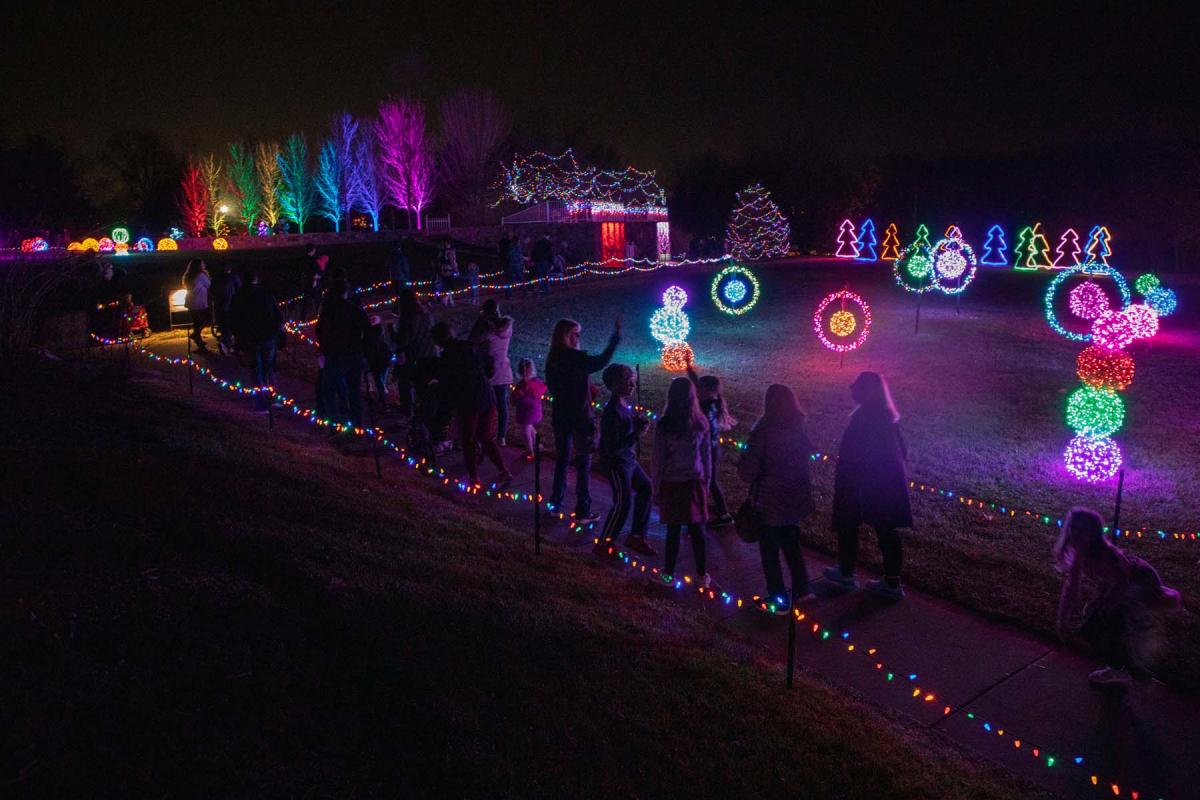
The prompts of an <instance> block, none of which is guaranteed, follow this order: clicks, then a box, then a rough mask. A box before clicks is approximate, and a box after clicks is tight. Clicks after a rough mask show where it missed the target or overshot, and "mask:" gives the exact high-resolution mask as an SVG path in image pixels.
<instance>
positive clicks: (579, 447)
mask: <svg viewBox="0 0 1200 800" xmlns="http://www.w3.org/2000/svg"><path fill="white" fill-rule="evenodd" d="M580 333H581V328H580V326H579V323H578V322H576V321H575V320H573V319H560V320H559V321H558V322H556V323H555V324H554V332H553V333H552V334H551V336H550V353H549V354H548V355H547V356H546V386H547V387H548V388H549V390H550V394H551V395H552V396H553V397H554V409H553V411H552V412H551V416H550V420H551V424H552V425H553V427H554V486H553V488H552V489H551V491H550V503H549V506H548V511H550V512H552V513H559V512H560V509H561V508H562V504H563V500H564V498H565V497H566V493H567V465H568V464H570V463H571V456H572V455H574V456H575V513H574V517H575V522H576V523H586V522H595V521H596V520H598V519H600V515H599V514H596V513H595V512H593V511H592V494H591V490H590V486H589V485H588V481H589V480H590V477H591V470H592V451H593V450H595V447H596V421H595V418H594V417H593V416H592V383H591V380H590V378H589V376H590V375H591V374H592V373H593V372H599V371H600V370H602V369H604V368H605V367H606V366H608V362H609V361H612V357H613V354H614V353H616V352H617V345H618V344H620V343H621V318H620V317H617V319H616V320H614V321H613V332H612V336H610V337H609V339H608V345H607V346H606V347H605V348H604V351H603V352H602V353H600V354H599V355H590V354H589V353H588V352H587V351H586V350H580V349H579V335H580Z"/></svg>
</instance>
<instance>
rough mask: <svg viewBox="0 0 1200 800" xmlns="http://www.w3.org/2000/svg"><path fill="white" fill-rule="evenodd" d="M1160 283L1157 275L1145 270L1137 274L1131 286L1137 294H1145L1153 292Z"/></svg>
mask: <svg viewBox="0 0 1200 800" xmlns="http://www.w3.org/2000/svg"><path fill="white" fill-rule="evenodd" d="M1161 284H1162V281H1160V280H1159V279H1158V276H1157V275H1155V274H1154V273H1153V272H1145V273H1143V274H1141V275H1138V277H1137V280H1136V281H1134V282H1133V288H1134V290H1135V291H1137V293H1138V294H1141V295H1146V294H1150V293H1151V292H1153V291H1154V290H1155V289H1157V288H1158V287H1159V286H1160V285H1161Z"/></svg>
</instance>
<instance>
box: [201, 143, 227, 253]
mask: <svg viewBox="0 0 1200 800" xmlns="http://www.w3.org/2000/svg"><path fill="white" fill-rule="evenodd" d="M223 170H224V165H223V164H222V163H221V162H220V160H218V159H217V157H216V156H215V155H213V154H212V153H209V154H208V155H207V156H205V158H204V160H203V161H201V162H200V174H201V175H202V176H203V178H204V188H205V189H207V190H208V204H209V206H208V215H209V217H208V227H210V228H212V232H213V235H214V236H220V235H221V234H222V233H223V229H224V228H225V212H224V211H222V210H221V206H222V205H224V203H223V201H222V200H221V194H222V189H223V188H224V185H223V183H222V181H221V173H222V171H223Z"/></svg>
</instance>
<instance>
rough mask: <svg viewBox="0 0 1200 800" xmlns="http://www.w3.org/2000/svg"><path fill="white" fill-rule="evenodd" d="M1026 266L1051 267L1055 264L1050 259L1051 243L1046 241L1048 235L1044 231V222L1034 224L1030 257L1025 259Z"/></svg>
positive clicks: (1035, 267)
mask: <svg viewBox="0 0 1200 800" xmlns="http://www.w3.org/2000/svg"><path fill="white" fill-rule="evenodd" d="M1025 266H1027V267H1032V268H1034V269H1039V268H1044V269H1050V267H1051V266H1053V265H1052V263H1051V261H1050V243H1049V242H1047V241H1046V237H1045V235H1044V234H1043V233H1042V223H1040V222H1036V223H1034V225H1033V231H1032V233H1031V235H1030V239H1029V258H1028V259H1027V260H1026V261H1025Z"/></svg>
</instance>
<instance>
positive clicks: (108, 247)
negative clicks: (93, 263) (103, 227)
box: [96, 236, 117, 253]
mask: <svg viewBox="0 0 1200 800" xmlns="http://www.w3.org/2000/svg"><path fill="white" fill-rule="evenodd" d="M96 248H97V250H99V252H101V253H111V252H113V251H115V250H116V249H117V243H116V242H114V241H113V240H112V239H110V238H108V237H107V236H105V237H104V238H102V239H101V240H100V241H99V242H97V243H96Z"/></svg>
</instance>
